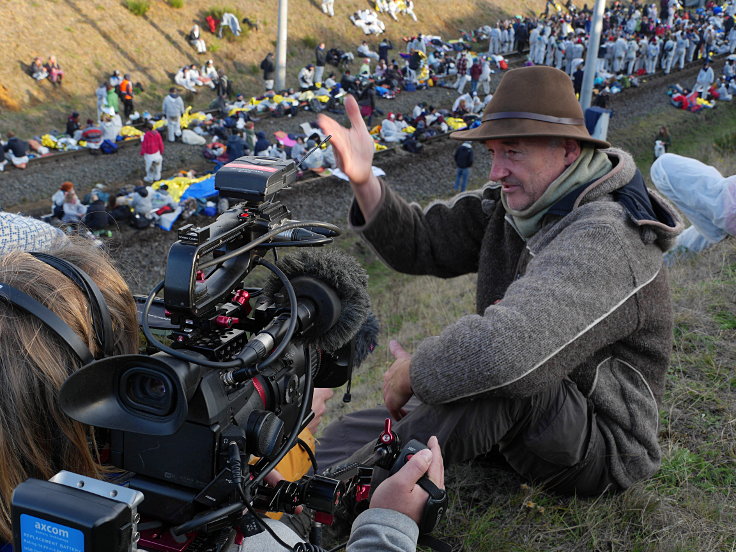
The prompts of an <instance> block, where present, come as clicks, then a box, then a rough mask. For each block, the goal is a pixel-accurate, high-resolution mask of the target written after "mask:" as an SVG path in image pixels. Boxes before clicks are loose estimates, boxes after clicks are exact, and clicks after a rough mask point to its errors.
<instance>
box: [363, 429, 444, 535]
mask: <svg viewBox="0 0 736 552" xmlns="http://www.w3.org/2000/svg"><path fill="white" fill-rule="evenodd" d="M427 446H428V447H429V449H424V450H420V451H419V452H417V453H416V454H415V455H414V456H412V457H411V458H410V459H409V461H408V462H407V463H406V464H405V465H404V466H403V467H402V468H401V469H400V470H399V471H398V472H396V473H395V474H394V475H392V476H391V477H389V478H387V479H386V480H385V481H383V482H382V483H381V484H380V485H379V486H378V487H377V488H376V490H375V491H374V492H373V496H372V497H371V503H370V507H371V508H386V509H389V510H395V511H397V512H401V513H402V514H405V515H407V516H409V517H410V518H411V519H413V520H414V521H415V522H416V523H417V525H418V524H419V523H420V521H421V520H422V513H423V512H424V506H425V504H426V503H427V497H428V496H429V495H428V494H427V492H426V491H425V490H424V489H422V488H421V487H420V486H419V485H417V484H416V483H417V481H419V479H420V478H421V477H422V476H423V475H424V474H427V477H429V479H431V480H432V482H433V483H434V484H435V485H437V487H439V488H440V489H444V488H445V468H444V463H443V460H442V451H441V450H440V445H439V442H438V441H437V437H434V436H432V437H430V439H429V442H428V443H427Z"/></svg>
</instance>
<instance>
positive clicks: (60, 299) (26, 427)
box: [0, 242, 444, 552]
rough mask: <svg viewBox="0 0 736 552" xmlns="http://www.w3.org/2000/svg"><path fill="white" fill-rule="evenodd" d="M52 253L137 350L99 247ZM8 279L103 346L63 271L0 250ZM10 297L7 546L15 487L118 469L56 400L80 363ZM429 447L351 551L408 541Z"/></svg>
mask: <svg viewBox="0 0 736 552" xmlns="http://www.w3.org/2000/svg"><path fill="white" fill-rule="evenodd" d="M50 253H51V254H52V255H53V258H52V261H53V262H55V263H57V266H59V264H58V263H61V264H62V265H64V267H65V268H64V267H62V268H63V270H65V271H70V270H71V271H73V272H75V273H76V274H79V273H80V272H81V273H86V275H88V276H89V278H90V279H91V280H92V281H93V282H94V283H96V284H97V286H98V287H99V288H100V290H101V293H102V296H103V298H104V302H105V303H106V304H107V306H108V309H109V311H110V318H111V328H112V335H113V336H114V339H113V343H112V345H111V352H112V354H114V355H123V354H132V353H135V352H137V347H138V319H137V314H136V307H135V303H134V301H133V296H132V295H131V293H130V291H129V289H128V286H127V284H126V283H125V281H124V280H123V279H122V277H121V276H120V274H119V273H118V272H117V271H116V270H115V268H114V267H113V265H112V263H111V262H110V260H109V259H108V258H107V257H106V256H105V254H104V253H102V252H101V251H100V250H98V249H96V248H93V247H91V246H89V245H88V244H86V243H76V242H67V243H66V244H65V245H63V246H62V247H59V248H57V249H54V250H52V251H50ZM54 259H55V260H54ZM59 259H61V260H59ZM69 266H71V269H70V268H69ZM103 283H104V285H103ZM10 287H12V288H14V289H15V291H16V292H19V293H21V294H25V295H26V296H28V297H30V298H32V299H33V300H35V301H37V302H39V303H41V304H42V305H44V306H45V307H46V308H47V309H49V310H51V311H52V312H53V313H54V314H55V315H56V316H58V317H59V318H60V319H61V321H62V322H63V323H65V324H67V325H68V326H69V327H70V328H71V329H72V331H73V333H75V334H76V335H77V336H78V338H81V340H82V342H83V343H84V344H85V345H86V346H87V347H88V348H89V349H90V352H91V353H92V355H94V356H95V357H99V356H100V355H101V354H102V345H101V343H100V342H99V341H100V339H99V338H98V337H97V330H99V328H96V327H95V325H96V324H95V323H93V314H91V313H92V312H93V310H94V309H93V307H92V305H91V302H90V300H89V299H88V296H87V295H86V293H85V292H83V291H82V290H81V289H80V287H78V286H77V284H76V283H75V282H74V281H73V280H72V279H71V278H70V277H69V276H68V275H67V272H62V270H61V269H57V268H56V267H55V266H52V264H49V262H48V261H46V262H45V261H42V260H39V259H38V258H36V257H34V256H33V255H31V254H29V253H25V252H20V251H11V252H9V253H7V254H5V255H4V256H2V257H0V290H3V291H2V293H6V292H7V290H8V289H9V288H10ZM16 305H17V303H15V304H13V303H11V302H10V301H8V300H7V299H5V296H4V295H2V296H0V316H2V318H3V324H2V325H1V326H0V358H1V359H2V364H3V369H2V370H0V549H2V550H3V552H7V550H10V545H9V544H8V543H9V542H11V540H12V528H11V509H10V508H11V506H10V505H11V496H12V493H13V489H15V487H17V486H18V485H19V484H20V483H22V482H23V481H25V480H26V479H28V478H38V479H49V478H51V477H52V476H53V475H55V474H56V473H57V472H59V471H60V470H62V469H64V470H69V471H72V472H75V473H78V474H81V475H86V476H89V477H94V478H98V479H105V477H106V476H109V475H113V474H115V475H119V472H117V471H116V470H115V468H113V467H111V466H106V465H105V464H104V463H103V455H104V450H105V443H104V442H100V440H98V436H99V435H98V434H97V432H96V431H95V430H94V428H92V427H90V426H86V425H84V424H81V423H79V422H76V421H74V420H72V419H71V418H69V417H68V416H66V415H65V414H64V413H63V412H62V411H61V409H60V406H59V400H58V398H59V390H60V388H61V386H62V384H63V383H64V382H65V380H66V379H67V378H68V376H69V375H70V374H72V373H73V372H74V371H76V370H78V369H79V368H80V367H81V364H82V361H80V359H79V358H78V356H77V355H76V353H75V352H74V351H73V350H72V348H71V346H70V345H68V344H67V343H65V342H64V341H63V340H62V339H61V338H60V337H59V335H58V334H56V333H55V332H54V331H52V330H50V329H49V328H48V327H47V325H46V324H44V323H41V322H40V321H39V320H38V319H37V318H36V317H35V316H34V315H32V314H29V313H28V312H26V310H23V309H22V308H20V307H18V306H16ZM329 396H330V393H329V392H327V393H325V392H323V393H321V394H320V397H321V398H318V400H317V402H318V403H319V402H320V401H321V402H324V400H326V399H328V398H329ZM315 409H316V410H317V411H318V412H317V414H318V415H319V414H321V411H323V410H324V408H323V406H322V407H315ZM100 435H102V433H100ZM429 449H430V450H429V451H422V452H420V453H418V454H416V455H415V456H414V457H413V458H412V459H411V460H410V461H409V462H408V463H407V464H406V465H405V466H404V467H403V468H402V469H401V470H400V471H399V472H398V473H397V474H396V475H394V476H393V477H391V478H389V479H388V480H386V481H385V483H384V486H382V487H381V489H379V490H377V491H376V493H375V496H374V498H373V500H372V502H371V508H373V510H371V511H369V512H364V513H363V514H362V515H361V517H360V519H359V520H358V521H357V522H356V526H355V534H354V535H353V538H352V540H351V545H350V550H355V551H360V550H369V549H372V550H411V549H413V547H414V546H415V544H416V538H417V533H418V529H417V526H416V523H415V522H416V521H417V520H418V519H419V518H418V517H417V515H418V514H417V512H419V514H421V511H422V507H423V505H424V503H425V502H426V500H427V495H426V493H425V491H423V490H422V489H420V488H418V487H416V486H414V483H415V482H416V481H417V480H418V479H419V478H420V477H421V476H422V475H423V474H424V473H425V472H427V473H428V476H429V477H430V478H431V479H432V480H433V481H434V483H435V484H436V485H437V486H439V487H443V486H444V485H443V478H444V475H443V468H442V456H441V453H440V450H439V445H438V444H437V440H436V439H434V440H431V441H430V442H429ZM271 481H272V483H273V482H276V481H278V476H277V475H276V474H273V475H272V476H271ZM411 520H413V521H411ZM384 524H385V526H384ZM285 531H286V532H289V531H290V530H289V529H285ZM384 532H385V533H384ZM383 534H391V535H394V536H393V537H391V538H392V542H394V543H397V542H400V543H402V544H401V546H400V547H398V546H397V545H395V544H391V545H389V544H387V543H386V542H382V541H381V538H382V536H381V535H383ZM259 536H262V535H259ZM294 536H295V535H294ZM246 542H247V541H246ZM254 542H257V541H254ZM261 543H262V544H261V545H260V546H258V547H257V548H254V549H258V550H264V551H266V552H268V551H270V550H281V547H280V546H278V545H277V543H276V542H275V541H273V540H271V537H270V536H268V535H265V537H264V538H263V540H262V541H261Z"/></svg>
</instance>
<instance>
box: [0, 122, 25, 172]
mask: <svg viewBox="0 0 736 552" xmlns="http://www.w3.org/2000/svg"><path fill="white" fill-rule="evenodd" d="M3 151H4V152H5V158H6V159H7V160H8V161H10V162H11V163H12V164H13V166H14V167H15V168H17V169H25V168H26V167H27V166H28V161H29V159H28V142H26V141H25V140H21V139H20V138H18V137H17V136H16V135H15V132H13V131H12V130H9V131H8V141H7V142H6V143H5V145H3Z"/></svg>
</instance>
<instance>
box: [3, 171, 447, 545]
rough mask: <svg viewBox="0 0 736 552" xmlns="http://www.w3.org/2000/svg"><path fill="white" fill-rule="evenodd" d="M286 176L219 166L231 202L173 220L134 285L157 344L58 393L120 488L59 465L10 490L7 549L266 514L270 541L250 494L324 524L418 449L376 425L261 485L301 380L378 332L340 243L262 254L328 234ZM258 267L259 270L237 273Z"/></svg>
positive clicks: (313, 382)
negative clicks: (322, 469) (347, 447)
mask: <svg viewBox="0 0 736 552" xmlns="http://www.w3.org/2000/svg"><path fill="white" fill-rule="evenodd" d="M296 173H297V166H296V164H295V163H294V162H293V161H281V160H278V159H272V158H262V157H241V158H239V159H237V160H235V161H233V162H232V163H229V164H228V165H226V166H225V167H223V168H222V169H220V171H218V172H217V174H216V177H215V187H216V188H217V189H218V190H219V192H220V194H221V196H223V197H226V198H228V199H231V200H237V201H238V203H237V204H236V205H235V206H234V207H232V208H231V209H229V210H228V211H226V212H225V213H223V214H221V215H220V216H219V217H218V218H217V220H216V221H215V222H213V223H212V224H210V225H208V226H204V227H195V226H193V225H191V224H190V225H187V226H184V227H182V228H181V229H180V230H179V233H178V241H177V242H176V243H174V245H172V246H171V249H170V250H169V254H168V259H167V263H166V272H165V279H164V281H163V282H161V283H160V284H158V285H157V286H156V287H155V288H154V289H153V290H152V291H151V293H150V294H149V296H148V297H146V298H139V314H140V325H141V329H142V331H143V334H144V335H145V337H146V340H147V345H148V348H149V352H150V350H151V349H153V350H158V351H159V352H155V353H154V354H150V355H148V354H138V355H123V356H115V357H106V358H102V359H100V360H97V361H94V362H92V363H90V364H88V365H86V366H84V367H83V368H81V369H80V370H78V371H77V372H75V373H74V374H73V375H72V376H70V377H69V378H68V380H67V381H66V382H65V384H64V386H63V387H62V389H61V394H60V402H61V407H62V409H63V410H64V412H65V413H67V414H68V415H69V416H70V417H72V418H74V419H76V420H78V421H80V422H83V423H85V424H89V425H91V426H94V427H95V428H97V429H98V430H103V431H104V430H107V431H109V443H110V464H112V465H113V466H115V467H117V468H119V469H120V470H121V472H122V475H121V479H120V480H119V481H118V480H116V482H118V483H121V484H124V485H125V486H124V487H123V486H120V485H116V484H113V483H110V482H103V481H99V480H95V479H91V478H88V477H83V476H79V475H76V474H72V473H69V472H61V473H59V474H57V476H56V477H54V478H52V480H51V481H38V480H28V481H26V482H24V483H22V484H21V485H20V486H18V487H17V488H16V490H15V493H14V495H13V512H12V516H13V527H14V549H15V551H16V552H28V551H34V552H36V551H50V550H67V551H79V552H101V551H103V550H104V551H105V552H117V551H120V552H122V551H127V552H132V551H134V550H136V549H138V547H140V549H143V550H156V551H158V550H161V551H168V552H183V551H187V552H204V551H207V552H209V551H212V552H219V551H226V550H228V549H229V548H230V546H231V545H232V543H233V542H237V541H238V540H240V539H242V538H243V537H247V536H249V535H252V534H255V533H258V532H261V531H262V530H263V528H265V529H266V530H268V531H269V532H270V533H271V534H272V535H273V536H274V538H277V540H278V537H277V536H276V535H275V534H274V533H273V532H272V531H271V530H270V529H268V527H265V526H263V523H262V521H261V520H260V518H259V517H258V516H257V515H256V514H255V509H256V508H258V509H261V510H267V511H283V512H293V511H294V509H295V507H296V506H298V505H305V506H307V507H309V508H311V509H312V510H314V511H315V512H316V516H315V519H316V521H319V522H323V523H330V521H331V516H332V514H333V513H334V512H335V509H336V507H337V506H338V505H343V504H344V503H350V504H351V505H352V506H351V507H352V510H353V512H352V513H357V511H358V510H359V509H362V508H363V507H365V506H367V498H368V494H369V490H370V481H371V475H372V466H380V467H383V468H385V469H394V470H395V469H398V467H400V466H401V465H402V464H403V462H405V461H406V459H407V458H408V457H409V456H410V454H413V453H414V452H416V451H417V450H419V449H420V448H423V446H424V445H421V444H420V443H416V442H413V441H412V442H410V443H408V444H407V445H406V446H405V447H403V448H402V447H401V444H400V442H399V440H398V437H397V436H396V434H395V433H393V432H392V431H391V428H390V424H388V423H387V426H386V428H385V429H384V432H383V433H382V434H381V436H380V437H379V440H378V442H377V444H376V447H375V452H374V453H373V455H372V456H371V457H369V458H366V459H365V461H364V462H361V463H359V464H352V465H350V466H344V467H341V468H339V469H336V470H334V471H333V472H332V473H328V474H324V475H308V476H305V477H303V478H302V479H300V480H299V481H296V482H292V481H281V482H278V483H277V484H276V485H275V486H267V485H265V484H264V478H265V476H266V475H267V474H268V473H269V472H271V471H272V470H273V468H274V467H275V466H276V465H277V464H278V463H279V461H280V460H281V459H282V458H283V457H284V456H285V455H286V454H287V453H288V451H289V450H290V449H291V448H292V447H294V446H295V444H296V443H297V442H298V436H299V434H300V432H301V431H302V430H303V429H304V428H305V427H306V426H307V424H308V423H309V421H311V419H312V417H313V414H312V412H311V409H310V406H311V401H312V391H313V388H314V387H315V386H320V387H337V386H340V385H343V384H344V383H346V382H347V381H349V379H350V377H351V373H352V369H353V367H354V366H356V365H357V364H359V363H360V362H361V361H362V360H363V359H364V358H365V357H366V356H367V354H368V353H369V351H370V350H372V348H373V347H374V346H375V341H376V337H377V332H378V327H377V322H376V320H375V317H373V315H372V314H371V313H370V300H369V297H368V294H367V290H366V284H367V275H366V273H365V271H364V270H363V269H362V268H361V267H360V266H359V265H358V264H357V263H356V262H355V261H354V260H353V259H352V258H351V257H349V256H347V255H345V254H343V253H340V252H339V250H336V249H324V250H321V251H320V252H319V253H318V252H316V251H314V250H313V249H308V250H304V251H300V253H299V254H295V255H292V256H289V257H285V258H284V259H282V260H280V261H278V262H277V263H276V264H274V263H271V262H269V261H267V260H266V259H265V257H266V256H267V254H268V253H269V252H273V255H274V257H276V250H277V248H279V247H308V248H313V247H314V246H321V245H325V244H328V243H330V242H332V239H333V237H335V236H337V235H338V234H339V229H338V228H337V227H336V226H333V225H331V224H327V223H323V222H298V221H293V220H291V219H290V217H291V214H290V212H289V210H288V209H287V208H286V207H285V206H284V205H283V204H282V203H280V202H279V201H278V200H277V199H276V197H277V194H278V192H279V191H280V190H282V189H283V188H285V187H287V186H289V185H290V184H291V183H293V182H294V180H295V179H296ZM256 267H265V269H267V270H268V271H270V272H271V276H270V277H269V279H268V280H267V281H266V282H265V284H264V285H263V286H261V287H247V286H245V283H244V281H245V280H246V279H247V278H248V277H249V276H251V273H252V271H253V270H254V269H255V268H256ZM161 290H163V300H161V299H157V295H158V294H159V292H160V291H161ZM154 331H155V332H156V333H157V334H158V337H157V335H155V333H154ZM162 336H163V337H162ZM161 339H163V340H165V341H167V343H168V344H164V343H163V342H162V341H161ZM348 388H349V383H348ZM348 392H349V391H348ZM309 454H310V455H311V451H309ZM312 460H313V456H312ZM313 466H314V472H315V474H317V473H318V471H317V466H316V463H315V462H314V460H313ZM427 481H428V480H427ZM420 484H422V485H423V487H424V488H425V490H427V491H428V493H429V494H430V499H429V500H428V503H427V508H426V509H425V519H424V520H423V522H422V526H421V528H422V531H423V532H428V531H429V530H431V528H432V527H433V526H434V524H435V523H436V521H437V519H438V518H439V516H440V515H441V513H442V511H443V510H444V508H445V505H446V495H444V491H441V492H440V491H438V489H437V488H436V487H434V485H432V484H431V482H429V483H427V482H425V483H421V482H420ZM345 493H347V494H349V496H350V499H349V500H343V495H344V494H345ZM144 497H145V499H144ZM262 527H263V528H262ZM279 542H281V541H279ZM305 546H306V547H305V548H301V549H302V550H319V548H317V547H314V546H312V545H305ZM310 547H311V548H310Z"/></svg>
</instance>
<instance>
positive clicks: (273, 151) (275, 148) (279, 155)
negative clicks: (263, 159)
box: [266, 141, 288, 161]
mask: <svg viewBox="0 0 736 552" xmlns="http://www.w3.org/2000/svg"><path fill="white" fill-rule="evenodd" d="M266 155H268V157H275V158H276V159H283V160H284V161H286V160H287V159H288V153H287V151H286V146H284V144H282V143H281V142H279V141H277V142H276V143H275V144H272V145H271V147H270V148H269V149H268V150H267V153H266Z"/></svg>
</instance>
